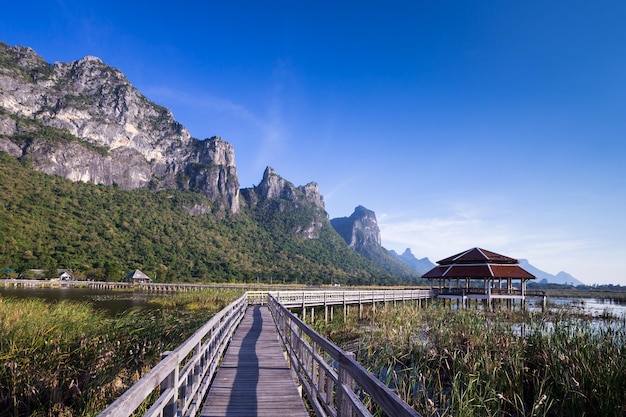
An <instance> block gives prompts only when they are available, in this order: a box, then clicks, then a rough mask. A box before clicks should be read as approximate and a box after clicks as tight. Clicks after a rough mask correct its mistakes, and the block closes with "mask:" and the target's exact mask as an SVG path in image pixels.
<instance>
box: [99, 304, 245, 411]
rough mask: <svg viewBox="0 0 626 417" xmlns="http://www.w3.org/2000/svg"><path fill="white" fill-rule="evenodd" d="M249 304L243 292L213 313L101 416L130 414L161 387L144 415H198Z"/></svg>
mask: <svg viewBox="0 0 626 417" xmlns="http://www.w3.org/2000/svg"><path fill="white" fill-rule="evenodd" d="M247 306H248V299H247V295H243V296H242V297H240V298H239V299H237V300H236V301H234V302H232V303H231V304H229V305H228V306H227V307H226V308H224V309H223V310H221V311H220V312H219V313H217V314H216V315H215V316H213V317H212V318H211V319H210V320H209V321H208V322H207V323H206V324H205V325H204V326H202V327H201V328H200V329H199V330H198V331H196V332H195V333H194V334H193V335H192V336H191V337H190V338H189V339H187V340H186V341H185V342H183V344H181V345H180V346H179V347H178V348H176V349H175V350H173V351H171V352H168V353H167V355H164V358H163V359H162V360H161V362H159V363H158V364H157V365H156V366H155V367H154V368H152V370H150V372H148V373H147V374H146V375H145V376H144V377H142V378H141V379H140V380H139V381H138V382H137V383H135V384H134V385H133V386H132V387H130V388H129V389H128V390H127V391H126V392H125V393H124V394H122V396H120V397H119V398H118V399H117V400H116V401H115V402H113V403H112V404H111V405H110V406H109V407H107V408H106V409H105V410H104V411H103V412H102V413H100V414H99V417H120V416H130V415H131V414H133V412H134V411H135V410H136V409H137V408H139V407H140V406H141V405H142V403H143V402H144V400H146V399H147V398H149V397H151V396H152V393H153V392H154V391H155V390H156V389H159V391H160V395H159V397H158V399H156V401H155V402H153V403H152V404H150V408H149V409H148V411H147V412H146V413H145V414H144V415H145V416H164V417H169V416H172V417H173V416H195V415H196V413H197V412H198V410H199V407H200V405H201V401H202V399H203V397H204V395H205V393H206V391H207V389H208V387H209V384H210V382H211V380H212V379H213V376H214V374H215V372H216V370H217V367H218V365H219V360H220V357H221V356H222V354H223V352H224V351H225V349H226V347H227V345H228V342H229V341H230V339H231V337H232V335H233V333H234V331H235V329H236V328H237V325H238V324H239V322H240V321H241V319H242V318H243V316H244V314H245V311H246V307H247Z"/></svg>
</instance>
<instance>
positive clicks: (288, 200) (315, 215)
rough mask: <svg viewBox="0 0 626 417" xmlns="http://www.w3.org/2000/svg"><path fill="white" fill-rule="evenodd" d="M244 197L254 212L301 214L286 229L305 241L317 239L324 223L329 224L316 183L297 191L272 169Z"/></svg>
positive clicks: (242, 192) (245, 190)
mask: <svg viewBox="0 0 626 417" xmlns="http://www.w3.org/2000/svg"><path fill="white" fill-rule="evenodd" d="M241 196H242V203H243V204H245V205H246V206H247V207H249V208H250V209H253V210H255V209H256V210H263V211H265V212H266V213H271V212H279V213H287V212H292V213H294V212H299V213H300V215H299V216H296V217H297V219H295V218H291V221H290V224H289V225H287V227H289V228H290V229H291V232H293V233H295V234H296V235H297V236H299V237H301V238H303V239H317V238H318V237H319V233H320V230H321V229H322V227H323V226H324V223H328V215H327V214H326V211H325V208H324V200H323V198H322V196H321V195H320V193H319V187H318V185H317V184H316V183H314V182H311V183H309V184H307V185H304V186H299V187H296V186H295V185H293V184H292V183H291V182H289V181H287V180H286V179H284V178H282V177H281V176H280V175H278V174H277V173H276V171H274V169H273V168H271V167H267V168H266V169H265V172H264V173H263V179H262V180H261V182H260V183H259V185H257V186H254V187H253V188H244V189H242V190H241ZM292 217H293V216H292Z"/></svg>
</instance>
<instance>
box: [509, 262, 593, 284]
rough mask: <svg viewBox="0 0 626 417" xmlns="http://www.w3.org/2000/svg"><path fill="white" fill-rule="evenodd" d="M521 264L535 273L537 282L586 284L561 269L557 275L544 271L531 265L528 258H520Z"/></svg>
mask: <svg viewBox="0 0 626 417" xmlns="http://www.w3.org/2000/svg"><path fill="white" fill-rule="evenodd" d="M519 264H520V266H521V267H522V268H524V269H525V270H527V271H528V272H530V273H531V274H533V275H534V276H536V277H537V279H536V280H535V281H533V282H536V283H537V284H543V283H549V284H562V285H574V286H577V285H585V284H583V283H582V282H581V281H579V280H578V279H576V278H574V277H573V276H572V275H570V274H568V273H567V272H564V271H561V272H559V273H558V274H556V275H552V274H550V273H548V272H545V271H542V270H541V269H539V268H537V267H535V266H533V265H531V264H530V263H529V262H528V259H520V260H519Z"/></svg>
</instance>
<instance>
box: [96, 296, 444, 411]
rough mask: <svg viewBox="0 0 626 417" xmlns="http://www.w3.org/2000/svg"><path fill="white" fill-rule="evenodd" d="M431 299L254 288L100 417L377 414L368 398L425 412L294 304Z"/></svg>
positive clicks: (329, 306)
mask: <svg viewBox="0 0 626 417" xmlns="http://www.w3.org/2000/svg"><path fill="white" fill-rule="evenodd" d="M434 296H435V293H434V292H432V291H430V290H403V291H397V290H396V291H391V290H376V291H281V292H248V293H246V294H245V295H244V296H242V297H241V298H239V299H238V300H236V301H234V302H233V303H231V304H230V305H229V306H228V307H226V308H225V309H224V310H222V311H220V312H219V313H218V314H216V315H215V316H214V317H213V318H211V320H209V321H208V322H207V323H206V324H205V325H204V326H203V327H202V328H200V329H199V330H198V331H197V332H196V333H194V334H193V335H192V336H191V337H190V338H189V339H187V340H186V341H185V342H183V343H182V344H181V345H180V346H179V347H178V348H176V350H174V351H172V352H167V354H165V355H164V358H163V359H162V361H161V362H160V363H159V364H157V365H156V366H155V367H154V368H153V369H152V370H151V371H150V372H148V373H147V374H146V375H145V376H144V377H143V378H141V379H140V380H139V381H138V382H137V383H136V384H135V385H133V386H132V387H131V388H130V389H129V390H128V391H126V392H125V393H124V394H122V396H120V397H119V398H118V399H117V400H116V401H115V402H114V403H112V404H111V405H110V406H109V407H108V408H107V409H105V410H104V411H103V412H102V413H100V414H99V417H113V416H115V417H123V416H130V415H136V414H137V413H139V414H143V415H144V416H150V417H151V416H163V417H170V416H171V417H173V416H196V415H200V416H201V417H217V416H229V417H238V416H281V417H292V416H294V417H295V416H302V417H306V416H308V415H311V414H315V415H317V416H332V417H343V416H350V417H352V416H371V414H370V412H369V411H368V410H367V408H366V407H365V405H363V403H362V402H361V398H363V397H364V396H369V397H370V398H371V400H372V402H373V403H374V404H376V405H378V407H379V408H380V409H381V410H383V412H384V413H385V414H386V415H389V416H398V417H405V416H406V417H408V416H413V417H415V416H419V414H418V413H417V412H416V411H415V410H413V409H412V408H410V407H409V406H408V405H407V404H406V403H404V402H403V401H402V400H401V399H400V398H399V397H398V396H397V395H396V394H395V393H394V392H392V391H391V390H390V389H389V388H388V387H387V386H385V385H384V384H383V383H382V382H380V381H379V380H378V379H376V378H375V377H374V376H373V375H372V374H371V373H369V372H368V371H367V370H366V369H365V368H363V367H362V366H361V365H360V364H359V363H357V362H356V361H355V360H354V357H353V354H351V353H348V352H345V351H343V350H342V349H340V348H339V347H337V346H335V345H334V344H332V343H331V342H330V341H328V340H326V339H324V338H323V337H322V336H320V335H319V334H318V333H316V332H315V331H314V330H313V329H311V328H310V327H309V326H307V325H306V324H305V323H304V322H303V321H302V320H301V319H300V318H298V317H297V316H296V315H295V314H294V313H292V312H291V311H290V310H289V308H298V309H299V311H300V312H301V314H303V315H305V314H307V309H313V308H315V307H318V309H320V308H321V307H323V308H324V311H325V319H327V318H328V314H329V313H330V314H331V315H332V314H333V307H334V306H339V305H340V306H342V307H345V308H344V311H345V310H346V309H347V308H348V307H349V306H350V305H352V306H358V308H359V312H361V311H362V310H361V308H362V306H363V304H368V303H370V304H371V305H372V308H374V309H375V308H376V303H379V304H380V303H397V302H408V301H414V302H424V301H425V300H428V299H431V298H433V297H434ZM313 311H314V310H310V311H309V314H313ZM357 392H358V393H359V395H357ZM302 395H304V396H305V397H306V400H307V404H308V407H309V408H306V407H305V403H304V401H303V399H302ZM205 397H206V398H205Z"/></svg>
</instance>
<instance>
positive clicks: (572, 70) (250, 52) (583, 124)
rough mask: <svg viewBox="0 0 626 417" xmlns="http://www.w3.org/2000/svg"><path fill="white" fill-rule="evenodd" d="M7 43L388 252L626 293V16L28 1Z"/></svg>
mask: <svg viewBox="0 0 626 417" xmlns="http://www.w3.org/2000/svg"><path fill="white" fill-rule="evenodd" d="M2 9H3V11H2V14H3V16H2V17H1V18H0V41H2V42H4V43H6V44H8V45H11V46H14V45H22V46H29V47H31V48H33V49H34V50H35V51H36V52H37V53H39V54H40V55H41V56H42V57H43V58H44V59H45V60H46V61H48V62H50V63H53V62H57V61H60V62H70V61H74V60H78V59H80V58H82V57H84V56H87V55H93V56H97V57H99V58H101V59H102V60H103V61H104V62H105V63H107V64H109V65H111V66H113V67H116V68H118V69H120V70H121V71H122V72H123V73H124V74H125V75H126V77H127V78H128V79H129V81H130V82H131V83H132V84H133V85H134V86H135V87H136V88H137V89H138V90H139V91H140V92H141V93H143V94H144V95H145V96H147V97H148V98H149V99H150V100H152V101H154V102H156V103H157V104H160V105H162V106H165V107H167V108H169V109H170V110H171V111H172V112H173V114H174V117H175V118H176V120H177V121H179V122H180V123H182V124H183V125H184V126H186V127H187V128H188V129H189V131H190V132H191V134H192V135H193V136H194V137H196V138H199V139H204V138H208V137H212V136H216V135H217V136H221V137H222V139H224V140H226V141H228V142H230V143H231V144H232V145H233V147H234V150H235V158H236V164H237V171H238V175H239V182H240V184H241V187H251V186H253V185H255V184H258V183H259V182H260V180H261V178H262V175H263V171H264V169H265V167H266V166H271V167H272V168H274V169H275V170H276V172H277V173H278V174H279V175H281V176H282V177H283V178H285V179H287V180H288V181H290V182H292V183H294V184H295V185H304V184H307V183H309V182H316V183H317V184H318V185H319V189H320V193H321V194H322V196H323V197H324V201H325V205H326V210H327V212H328V214H329V216H330V218H335V217H346V216H349V215H350V214H352V212H353V211H354V209H355V207H357V206H359V205H362V206H364V207H366V208H368V209H369V210H372V211H374V212H375V213H376V217H377V219H378V223H379V227H380V230H381V236H382V244H383V246H384V247H385V248H387V249H393V250H395V251H396V252H399V253H402V252H404V250H405V249H407V248H410V249H411V251H412V252H413V254H414V255H415V256H416V257H418V258H423V257H428V258H429V259H430V260H431V261H433V262H436V261H438V260H440V259H443V258H446V257H448V256H450V255H453V254H456V253H459V252H462V251H464V250H466V249H469V248H473V247H481V248H484V249H487V250H491V251H494V252H497V253H501V254H503V255H507V256H511V257H514V258H518V259H521V258H524V259H528V260H529V261H530V263H531V264H533V265H534V266H535V267H537V268H539V269H542V270H544V271H546V272H549V273H552V274H556V273H558V272H559V271H566V272H568V273H570V274H572V275H573V276H574V277H575V278H577V279H579V280H580V281H582V282H583V283H585V284H607V283H611V284H620V285H626V238H625V237H626V220H625V214H624V213H625V211H626V210H625V207H626V137H625V136H626V24H624V22H626V2H624V1H622V0H618V1H603V0H596V1H593V2H591V1H579V0H567V1H551V0H541V1H538V0H527V1H523V2H514V1H507V0H485V1H479V2H477V1H460V0H441V1H422V0H411V1H409V0H406V1H396V0H387V1H384V2H383V1H367V0H362V1H341V0H336V1H326V0H318V1H315V2H309V1H271V0H268V1H265V2H253V1H236V0H235V1H219V2H218V1H206V2H195V1H188V0H179V1H177V2H175V3H169V2H160V3H159V2H153V1H151V2H147V1H133V0H126V1H123V2H122V1H119V0H110V1H106V2H85V1H83V0H78V1H76V0H46V1H39V0H33V1H30V2H17V1H13V2H9V4H5V5H3V7H2Z"/></svg>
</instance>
